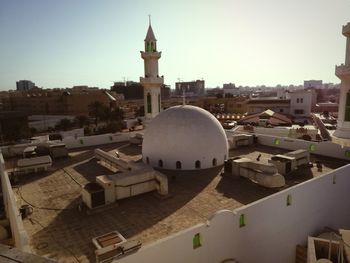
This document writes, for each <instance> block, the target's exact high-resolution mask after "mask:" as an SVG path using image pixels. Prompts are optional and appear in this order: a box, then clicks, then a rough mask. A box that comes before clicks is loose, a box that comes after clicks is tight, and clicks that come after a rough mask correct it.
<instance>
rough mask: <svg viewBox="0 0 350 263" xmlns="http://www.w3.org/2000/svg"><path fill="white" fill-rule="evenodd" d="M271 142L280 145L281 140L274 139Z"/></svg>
mask: <svg viewBox="0 0 350 263" xmlns="http://www.w3.org/2000/svg"><path fill="white" fill-rule="evenodd" d="M273 144H274V145H280V144H281V140H280V139H274V141H273Z"/></svg>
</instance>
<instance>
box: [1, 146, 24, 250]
mask: <svg viewBox="0 0 350 263" xmlns="http://www.w3.org/2000/svg"><path fill="white" fill-rule="evenodd" d="M0 178H1V188H2V194H3V200H4V205H5V210H6V217H7V218H8V220H9V221H10V225H11V231H12V236H13V238H14V242H15V246H16V247H17V248H18V249H20V250H22V251H24V252H30V248H29V239H28V235H27V232H26V231H25V229H24V226H23V221H22V217H21V214H20V213H19V210H18V207H17V204H16V198H15V195H14V193H13V191H12V187H11V183H10V180H9V177H8V175H7V172H6V169H5V162H4V158H3V156H2V154H1V152H0Z"/></svg>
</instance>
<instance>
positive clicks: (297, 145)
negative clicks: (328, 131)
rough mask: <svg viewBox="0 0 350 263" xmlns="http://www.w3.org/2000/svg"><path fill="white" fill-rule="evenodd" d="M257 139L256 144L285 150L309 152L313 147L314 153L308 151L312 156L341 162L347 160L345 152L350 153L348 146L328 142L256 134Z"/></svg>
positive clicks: (349, 158) (348, 158)
mask: <svg viewBox="0 0 350 263" xmlns="http://www.w3.org/2000/svg"><path fill="white" fill-rule="evenodd" d="M256 136H257V137H258V143H259V144H262V145H266V146H271V147H277V148H282V149H287V150H298V149H306V150H310V145H314V146H315V149H314V151H310V152H311V153H313V154H319V155H323V156H329V157H332V158H339V159H343V160H349V161H350V157H347V156H346V155H345V154H346V151H350V147H349V146H342V145H339V144H336V143H333V142H330V141H322V142H310V141H304V140H299V139H293V138H285V137H278V136H271V135H262V134H256ZM276 139H277V140H279V144H276Z"/></svg>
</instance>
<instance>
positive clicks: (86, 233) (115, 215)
mask: <svg viewBox="0 0 350 263" xmlns="http://www.w3.org/2000/svg"><path fill="white" fill-rule="evenodd" d="M89 162H92V160H91V161H89ZM78 169H83V170H84V172H85V169H88V168H87V167H83V166H81V165H78ZM221 169H222V166H221V167H215V168H212V169H207V170H198V171H169V170H162V172H163V173H164V174H166V175H167V176H168V177H169V196H168V197H167V198H159V196H158V195H157V194H155V193H154V192H151V193H146V194H142V195H138V196H134V197H131V198H127V199H123V200H119V201H118V202H117V205H116V206H113V207H110V208H108V209H105V210H103V211H101V212H98V213H95V214H91V215H87V214H86V213H85V212H79V211H78V209H77V205H78V203H79V202H80V197H77V196H78V192H77V191H76V192H75V193H74V195H73V196H74V198H72V199H71V203H70V204H69V206H68V207H67V208H69V209H70V210H68V211H50V212H48V211H45V210H35V211H34V213H33V215H32V216H33V218H36V219H37V218H39V219H40V218H41V219H42V218H43V217H45V216H47V213H50V216H49V217H52V220H45V221H46V222H47V224H46V225H45V229H42V228H41V229H40V230H39V231H37V232H35V231H34V234H33V235H32V237H31V242H32V245H33V246H34V247H35V248H36V249H35V250H36V251H35V252H36V253H37V254H39V255H52V257H53V258H54V259H62V258H63V257H69V260H70V261H69V262H74V258H73V256H72V255H71V252H72V253H73V254H74V255H75V256H76V257H77V258H79V260H81V259H82V258H84V257H87V259H88V260H89V261H91V262H94V260H95V256H94V251H95V248H94V246H93V245H92V241H91V240H92V238H94V237H96V236H99V235H103V234H105V233H108V232H110V231H114V230H118V231H119V232H120V233H121V234H122V235H123V236H124V237H126V238H127V239H130V238H136V239H139V240H141V241H142V242H150V241H155V240H157V239H159V238H162V237H165V236H167V235H169V234H172V233H175V232H178V231H180V230H182V229H183V228H182V229H177V228H174V226H173V225H172V224H171V223H170V224H169V223H167V224H165V225H162V224H164V223H160V222H161V221H162V220H163V219H164V218H166V217H168V216H170V215H172V214H173V213H174V212H176V211H177V210H179V209H180V208H182V207H183V206H185V205H186V204H187V203H188V202H189V201H191V200H192V199H193V198H194V197H195V196H196V195H198V194H199V193H200V192H201V191H202V190H203V189H204V188H205V187H207V185H208V184H210V182H211V181H212V180H213V179H214V178H215V177H216V176H217V174H218V173H219V172H220V170H221ZM55 183H57V181H56V182H55ZM51 188H52V189H55V188H54V187H53V186H52V187H51ZM61 195H62V193H60V192H59V191H57V192H53V193H51V196H50V197H48V196H43V197H42V198H43V199H42V200H41V202H42V203H43V205H45V204H46V205H47V204H49V199H55V196H61ZM68 198H69V196H68V195H67V199H68ZM190 211H191V210H190ZM213 212H215V211H213ZM193 213H194V214H193V217H194V218H197V219H198V215H197V213H196V212H193ZM26 220H27V219H26ZM201 220H202V219H201ZM188 221H189V222H187V224H189V223H191V222H192V223H194V224H195V223H198V222H193V220H192V219H191V218H188ZM204 221H205V219H204V218H203V222H204ZM159 223H160V224H159ZM34 224H36V223H35V222H34ZM42 224H43V225H44V223H42ZM156 224H158V225H157V227H155V228H153V229H151V230H148V231H147V233H148V234H147V235H144V233H143V231H145V230H147V229H149V228H151V227H152V226H154V225H156ZM190 226H191V225H188V226H187V225H186V227H190ZM37 228H38V229H39V228H40V227H39V226H38V227H37ZM150 236H151V237H150ZM43 243H45V246H46V244H48V245H47V247H46V248H43V249H38V247H39V248H40V247H41V246H42V244H43ZM57 243H58V244H59V245H58V244H57ZM63 247H64V248H63ZM69 251H71V252H69Z"/></svg>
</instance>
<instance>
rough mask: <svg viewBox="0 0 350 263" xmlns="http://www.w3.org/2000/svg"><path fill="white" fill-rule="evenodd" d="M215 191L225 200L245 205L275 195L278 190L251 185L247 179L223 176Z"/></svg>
mask: <svg viewBox="0 0 350 263" xmlns="http://www.w3.org/2000/svg"><path fill="white" fill-rule="evenodd" d="M216 190H217V191H218V192H220V193H222V194H223V195H224V196H225V197H227V198H232V199H235V200H236V201H238V202H240V203H242V204H244V205H246V204H249V203H252V202H254V201H257V200H259V199H261V198H264V197H266V196H269V195H271V194H274V193H277V192H278V191H279V190H280V189H270V188H266V187H262V186H260V185H258V184H256V183H253V182H252V181H250V180H249V179H247V178H242V177H237V178H235V177H230V176H223V177H222V178H221V180H220V182H219V184H218V185H217V187H216Z"/></svg>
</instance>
